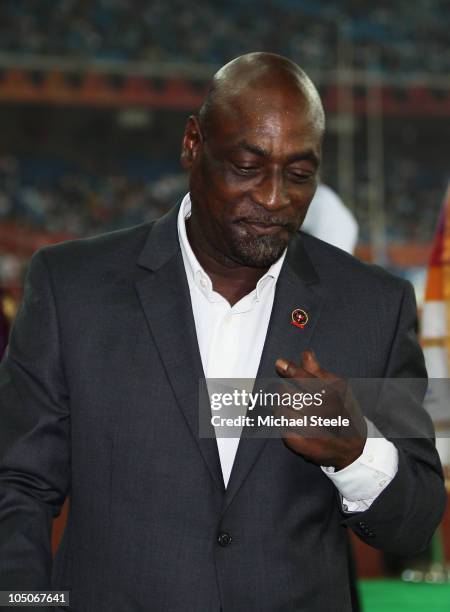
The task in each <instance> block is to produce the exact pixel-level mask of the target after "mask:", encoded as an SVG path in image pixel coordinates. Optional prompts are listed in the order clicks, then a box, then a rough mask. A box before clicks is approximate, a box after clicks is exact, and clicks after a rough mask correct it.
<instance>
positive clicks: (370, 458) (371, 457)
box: [367, 454, 374, 463]
mask: <svg viewBox="0 0 450 612" xmlns="http://www.w3.org/2000/svg"><path fill="white" fill-rule="evenodd" d="M373 460H374V456H373V455H372V454H370V455H367V461H368V462H369V463H372V462H373Z"/></svg>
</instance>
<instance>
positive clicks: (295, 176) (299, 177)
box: [288, 170, 314, 183]
mask: <svg viewBox="0 0 450 612" xmlns="http://www.w3.org/2000/svg"><path fill="white" fill-rule="evenodd" d="M288 176H289V178H290V179H291V181H294V183H307V182H308V181H309V180H311V179H312V178H313V177H314V174H311V173H309V172H294V171H293V170H291V171H290V172H288Z"/></svg>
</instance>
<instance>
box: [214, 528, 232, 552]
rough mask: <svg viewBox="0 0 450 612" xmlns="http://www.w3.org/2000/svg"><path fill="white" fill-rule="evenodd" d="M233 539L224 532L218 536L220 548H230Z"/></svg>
mask: <svg viewBox="0 0 450 612" xmlns="http://www.w3.org/2000/svg"><path fill="white" fill-rule="evenodd" d="M231 539H232V538H231V536H230V534H229V533H227V532H226V531H222V532H221V533H219V535H218V536H217V543H218V544H219V546H222V548H225V546H229V545H230V544H231Z"/></svg>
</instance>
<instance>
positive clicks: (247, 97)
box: [199, 53, 325, 132]
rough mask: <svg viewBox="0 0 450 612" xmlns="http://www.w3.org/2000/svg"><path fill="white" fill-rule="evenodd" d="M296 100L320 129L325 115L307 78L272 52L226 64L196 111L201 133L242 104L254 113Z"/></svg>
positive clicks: (242, 57)
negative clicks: (259, 109)
mask: <svg viewBox="0 0 450 612" xmlns="http://www.w3.org/2000/svg"><path fill="white" fill-rule="evenodd" d="M291 101H295V102H296V104H297V107H298V110H299V111H301V112H302V113H304V114H305V115H307V116H308V117H309V118H310V120H311V122H312V123H313V124H314V125H315V126H316V127H317V128H318V129H319V130H320V131H322V132H323V131H324V129H325V115H324V111H323V107H322V102H321V100H320V96H319V93H318V91H317V89H316V88H315V86H314V84H313V83H312V81H311V79H310V78H309V77H308V75H307V74H306V73H305V72H304V71H303V70H302V69H301V68H300V67H299V66H298V65H297V64H295V63H294V62H292V61H291V60H289V59H288V58H286V57H283V56H281V55H276V54H274V53H248V54H246V55H241V56H240V57H237V58H236V59H234V60H232V61H231V62H229V63H228V64H225V66H223V67H222V68H220V70H219V71H218V72H216V74H215V75H214V77H213V79H212V81H211V85H210V88H209V91H208V94H207V96H206V98H205V100H204V102H203V105H202V107H201V108H200V111H199V119H200V124H201V127H202V129H203V130H204V132H207V131H208V129H209V128H210V127H211V126H212V125H213V124H214V123H216V122H217V121H218V122H220V121H222V119H223V117H224V116H226V115H228V114H229V113H232V112H235V111H236V109H238V108H239V107H241V106H242V105H244V104H247V105H248V104H250V105H252V107H253V108H254V109H255V110H258V108H264V107H266V106H267V105H273V104H277V105H279V106H281V108H283V107H284V106H286V108H287V106H288V105H289V106H292V104H288V103H289V102H291Z"/></svg>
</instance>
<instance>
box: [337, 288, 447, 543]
mask: <svg viewBox="0 0 450 612" xmlns="http://www.w3.org/2000/svg"><path fill="white" fill-rule="evenodd" d="M416 313H417V311H416V303H415V298H414V292H413V289H412V286H411V285H410V283H405V286H404V291H403V297H402V300H401V305H400V310H399V316H398V320H397V325H396V328H395V334H394V338H393V341H392V344H391V349H390V353H389V357H388V360H387V364H386V371H385V378H388V379H401V378H405V379H417V385H414V384H413V385H406V384H404V385H403V384H400V385H399V388H402V389H406V388H407V387H408V389H409V390H410V392H408V393H405V395H404V397H402V396H401V394H400V395H399V396H398V400H399V401H395V402H391V403H390V405H386V404H384V405H383V406H382V408H381V414H380V415H379V416H380V421H379V423H380V426H379V429H380V431H381V432H382V433H384V431H383V425H382V424H383V421H384V422H387V423H388V424H389V426H388V431H389V432H390V433H388V435H387V436H386V437H388V438H389V439H390V440H391V441H392V442H393V444H394V445H395V446H396V448H397V450H398V471H397V474H396V475H395V476H394V478H393V479H392V481H391V482H390V484H389V485H388V486H387V487H386V488H385V489H384V490H383V492H382V493H381V494H380V495H379V496H378V497H377V498H376V499H375V501H374V502H373V504H372V505H371V506H370V508H369V509H368V510H366V511H364V512H359V513H356V514H352V515H351V517H350V518H349V517H348V515H346V520H345V521H344V523H345V524H346V525H347V526H348V527H351V528H352V529H353V531H355V533H356V534H357V535H358V536H359V537H360V538H361V539H362V540H364V541H365V542H366V543H367V544H370V545H371V546H374V547H376V548H381V549H383V550H385V551H386V552H392V553H395V554H405V555H406V554H414V553H416V552H419V551H421V550H423V549H424V548H425V547H426V546H427V545H428V543H429V541H430V539H431V537H432V535H433V533H434V531H435V529H436V527H437V526H438V524H439V522H440V520H441V519H442V515H443V513H444V509H445V504H446V499H447V494H446V490H445V486H444V479H443V474H442V467H441V463H440V460H439V456H438V453H437V451H436V448H435V443H434V437H433V436H434V430H433V425H432V423H431V420H430V418H429V416H428V413H427V412H426V411H425V409H424V408H423V406H422V402H423V395H424V392H425V390H426V385H425V384H424V382H425V379H426V369H425V363H424V358H423V354H422V351H421V348H420V346H419V344H418V341H417V334H416V332H417V314H416ZM399 382H400V383H401V381H399ZM411 389H412V391H411ZM414 429H415V430H416V431H417V435H414V437H413V436H412V435H411V436H409V435H408V433H407V432H410V431H412V430H414ZM392 432H396V433H395V435H392ZM405 434H406V435H408V437H406V435H405Z"/></svg>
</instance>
